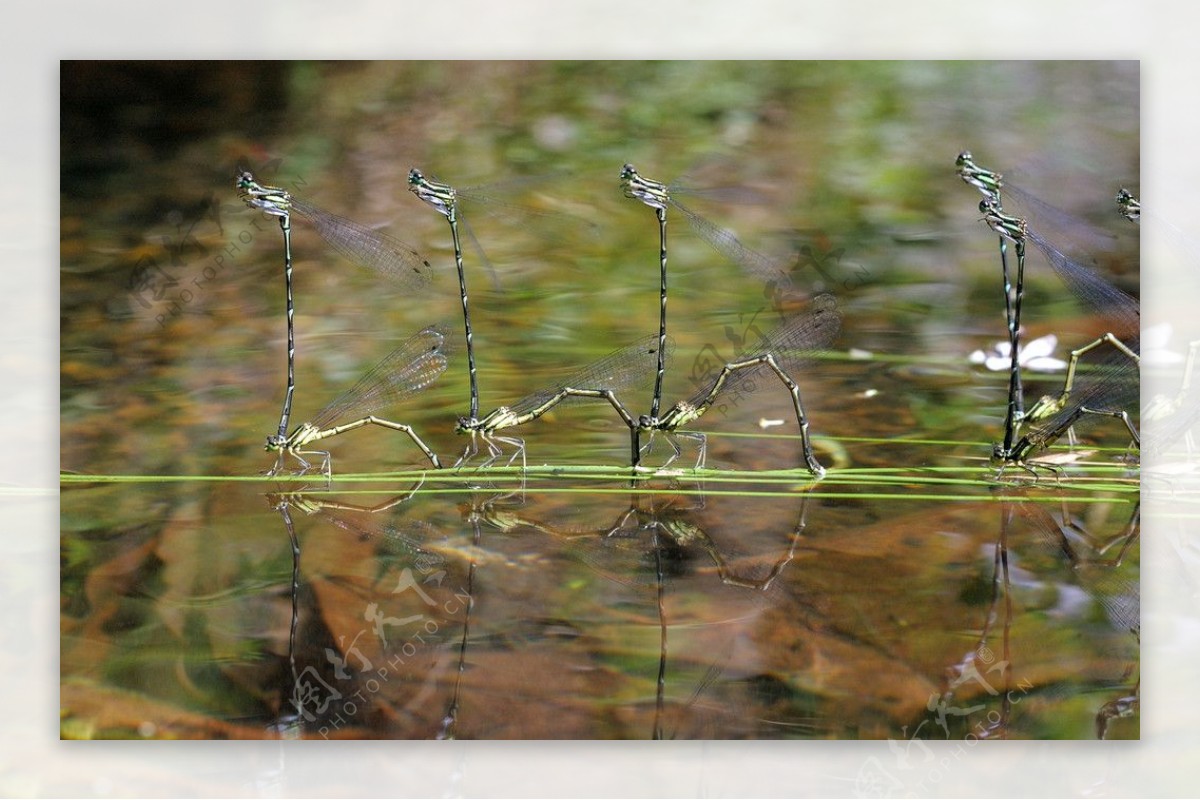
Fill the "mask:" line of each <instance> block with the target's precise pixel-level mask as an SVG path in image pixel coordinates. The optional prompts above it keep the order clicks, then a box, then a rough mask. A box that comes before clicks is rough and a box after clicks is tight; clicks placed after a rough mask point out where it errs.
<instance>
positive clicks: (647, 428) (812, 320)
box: [634, 295, 842, 478]
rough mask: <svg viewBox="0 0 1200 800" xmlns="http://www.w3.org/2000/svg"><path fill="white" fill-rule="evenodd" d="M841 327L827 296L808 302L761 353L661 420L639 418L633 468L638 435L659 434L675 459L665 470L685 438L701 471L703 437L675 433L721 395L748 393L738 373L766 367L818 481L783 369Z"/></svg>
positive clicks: (796, 397)
mask: <svg viewBox="0 0 1200 800" xmlns="http://www.w3.org/2000/svg"><path fill="white" fill-rule="evenodd" d="M841 324H842V317H841V314H840V313H839V312H838V311H837V304H836V301H834V299H833V298H832V297H831V296H829V295H821V296H820V297H817V298H816V299H815V300H814V301H813V308H812V310H810V311H809V312H808V313H805V314H801V315H799V316H796V317H793V318H792V319H791V320H789V321H788V322H786V323H784V325H783V326H782V327H781V328H779V330H777V331H775V332H774V333H772V334H771V335H770V336H769V337H767V340H766V342H765V343H764V347H763V349H762V351H760V352H759V353H758V354H756V355H752V356H748V357H745V358H741V359H739V360H737V361H733V362H730V363H727V364H726V365H725V366H724V367H722V368H721V370H720V372H719V373H718V374H717V376H716V378H715V379H714V380H713V381H712V383H711V384H710V385H709V386H707V387H706V388H704V389H702V390H701V391H700V392H698V393H697V394H696V395H695V396H693V397H692V398H691V399H690V400H687V401H683V402H679V403H676V404H675V405H674V406H672V407H671V408H669V409H668V410H667V411H666V412H665V413H664V414H663V415H662V416H661V417H656V416H653V415H643V416H642V417H640V418H639V419H638V425H637V432H636V433H637V435H636V436H635V442H634V466H635V467H636V466H637V465H638V461H639V459H640V456H641V447H640V434H641V433H642V432H648V433H650V434H651V435H653V433H654V432H655V431H663V432H665V433H666V434H667V441H668V442H669V443H670V445H671V447H672V449H673V450H674V454H673V455H672V456H671V458H670V459H668V460H667V462H666V463H667V464H670V463H671V462H672V461H674V460H675V459H676V458H677V457H678V456H679V455H680V452H681V450H680V447H679V444H678V443H677V442H676V441H675V436H684V437H686V438H690V439H693V440H695V441H697V442H698V445H699V451H700V453H699V457H698V458H697V461H696V468H697V469H699V468H701V467H703V466H704V459H705V455H706V452H707V440H706V438H705V436H704V434H702V433H694V432H687V433H680V432H679V431H678V429H679V428H681V427H683V426H685V425H689V424H691V423H692V422H695V421H696V420H697V419H699V418H700V417H701V416H703V415H704V413H705V412H707V411H708V410H709V409H710V408H711V407H712V405H713V403H715V402H716V399H717V396H718V395H720V394H721V393H722V392H723V391H736V392H744V391H748V390H749V388H750V383H749V380H748V376H745V375H739V374H738V373H742V372H743V371H751V374H753V371H755V370H759V371H761V369H760V368H761V367H763V365H766V366H767V367H768V368H769V369H770V370H771V371H772V372H773V373H774V374H775V376H776V377H777V378H778V379H779V381H780V382H781V383H782V384H783V385H784V387H785V388H786V389H787V390H788V392H789V393H790V394H791V396H792V406H793V408H794V410H795V412H796V424H797V425H798V426H799V428H800V441H801V447H802V450H803V455H804V466H805V468H806V469H808V471H809V472H810V473H812V475H813V476H815V477H817V478H820V477H821V476H823V475H824V474H825V468H824V467H822V466H821V464H820V463H819V462H818V461H817V458H816V456H815V454H814V453H813V447H812V442H811V440H810V439H809V435H808V418H807V417H806V416H805V413H804V405H803V403H802V401H801V398H800V387H799V386H797V384H796V381H795V380H794V379H793V378H792V376H791V375H790V374H789V373H788V371H787V370H786V369H785V367H786V368H788V369H791V370H793V371H794V370H796V369H798V368H800V367H802V366H803V365H804V364H805V363H807V361H808V359H809V358H810V357H811V356H812V355H813V353H814V351H816V350H818V349H821V348H824V347H826V346H828V345H829V343H830V342H832V341H833V340H834V338H835V337H836V336H837V334H838V331H839V330H840V329H841ZM664 466H665V465H664Z"/></svg>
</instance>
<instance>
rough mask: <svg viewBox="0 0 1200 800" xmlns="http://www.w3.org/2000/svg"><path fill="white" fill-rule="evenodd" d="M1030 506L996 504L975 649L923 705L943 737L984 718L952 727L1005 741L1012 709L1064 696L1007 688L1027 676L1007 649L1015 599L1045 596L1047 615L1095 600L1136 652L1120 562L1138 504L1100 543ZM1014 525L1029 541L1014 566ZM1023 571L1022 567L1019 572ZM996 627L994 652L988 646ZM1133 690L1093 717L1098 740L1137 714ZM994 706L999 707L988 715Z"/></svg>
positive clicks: (1133, 596) (1136, 627) (1015, 497)
mask: <svg viewBox="0 0 1200 800" xmlns="http://www.w3.org/2000/svg"><path fill="white" fill-rule="evenodd" d="M1030 499H1031V498H1030V497H1029V496H1028V495H1027V494H1025V493H1010V494H1007V495H1002V496H1001V497H1000V500H1001V503H1000V506H999V514H1000V525H999V535H998V537H997V539H996V543H995V548H994V551H993V564H992V579H991V594H990V600H989V602H988V606H987V613H986V615H985V617H984V620H983V625H982V627H981V632H980V634H979V637H978V640H977V641H976V642H975V645H974V647H973V648H972V649H971V650H970V651H969V652H968V653H967V654H966V655H965V656H964V657H963V659H962V660H961V661H959V662H957V663H954V664H952V665H951V666H950V667H948V668H947V670H946V673H945V678H944V680H943V688H942V691H941V693H940V696H933V697H930V700H929V704H928V709H929V711H930V712H935V713H936V719H935V722H936V725H937V726H938V727H940V728H941V730H942V731H943V733H944V734H945V736H946V738H950V737H951V728H950V726H951V724H952V721H951V719H950V717H960V718H967V717H970V716H971V715H978V714H979V713H980V712H984V713H985V720H984V721H982V722H978V723H976V724H975V725H974V726H973V727H969V726H965V725H963V724H962V721H959V725H956V726H955V728H956V732H957V733H958V735H959V736H962V735H966V736H970V737H977V738H979V739H992V738H1001V739H1004V738H1008V737H1009V730H1010V723H1011V718H1012V712H1013V706H1014V705H1016V704H1018V703H1021V702H1024V701H1025V700H1027V699H1030V698H1032V697H1034V696H1035V693H1042V694H1046V695H1052V696H1055V695H1062V694H1063V693H1064V691H1065V689H1064V688H1061V687H1055V686H1053V685H1049V686H1043V687H1039V686H1038V685H1036V683H1035V682H1034V680H1033V679H1031V678H1028V677H1019V678H1017V679H1016V680H1015V681H1014V671H1017V672H1019V673H1022V674H1024V672H1025V669H1026V666H1025V665H1023V664H1021V662H1020V659H1019V658H1015V657H1014V651H1013V647H1012V628H1013V622H1014V613H1015V612H1014V595H1030V594H1037V593H1043V592H1047V591H1049V592H1052V593H1053V594H1057V595H1059V597H1058V599H1057V602H1056V604H1055V605H1054V606H1052V607H1047V608H1046V609H1045V611H1046V612H1048V613H1077V612H1078V605H1079V603H1080V601H1081V600H1086V599H1095V600H1096V601H1097V602H1098V603H1099V604H1100V605H1101V606H1102V607H1103V609H1104V612H1105V614H1106V616H1107V619H1108V623H1109V625H1110V626H1111V628H1112V630H1113V631H1115V632H1117V633H1118V634H1122V635H1124V634H1128V635H1130V636H1132V637H1133V640H1134V643H1135V645H1136V644H1138V643H1140V629H1141V621H1140V613H1139V611H1140V603H1139V584H1138V577H1137V574H1136V573H1134V574H1133V575H1130V574H1129V570H1124V571H1122V570H1121V562H1122V559H1123V558H1124V556H1125V554H1126V552H1127V551H1128V549H1129V547H1130V545H1131V544H1132V543H1133V542H1134V541H1135V540H1136V538H1137V536H1138V533H1139V530H1140V507H1141V506H1140V503H1135V505H1134V510H1133V514H1132V516H1131V518H1130V520H1129V522H1128V524H1127V525H1126V526H1125V528H1124V530H1122V531H1121V532H1120V533H1119V534H1117V535H1116V536H1114V537H1111V538H1109V539H1107V540H1099V539H1097V538H1095V537H1093V536H1091V535H1090V534H1089V533H1088V532H1087V531H1086V530H1085V529H1084V527H1083V526H1082V525H1080V524H1079V523H1078V522H1076V521H1074V520H1073V519H1072V518H1071V516H1070V514H1069V512H1068V509H1067V504H1066V502H1065V501H1064V502H1063V504H1062V517H1061V519H1055V518H1054V517H1053V516H1052V515H1051V514H1050V513H1049V512H1048V511H1047V510H1046V507H1045V506H1044V504H1042V503H1037V502H1029V500H1030ZM1018 519H1019V520H1020V521H1021V523H1022V524H1023V525H1022V526H1021V527H1023V528H1024V530H1026V531H1028V532H1031V533H1032V534H1033V535H1032V537H1031V538H1024V537H1022V538H1020V539H1019V543H1020V544H1019V547H1020V552H1021V555H1020V557H1019V559H1017V560H1016V563H1014V560H1013V556H1014V550H1013V549H1012V548H1013V547H1014V546H1017V541H1016V539H1017V534H1018V526H1017V524H1016V521H1017V520H1018ZM1117 545H1120V550H1119V553H1118V555H1117V556H1116V557H1115V558H1104V557H1103V556H1105V555H1106V553H1107V552H1108V551H1109V550H1110V549H1112V548H1113V547H1115V546H1117ZM1081 550H1082V552H1081ZM1038 561H1042V562H1044V563H1047V564H1050V565H1055V564H1057V565H1060V566H1061V567H1062V568H1065V569H1066V570H1067V571H1068V574H1072V575H1073V576H1074V577H1075V579H1076V580H1077V581H1078V584H1077V585H1078V588H1079V589H1082V590H1083V592H1084V595H1083V597H1082V598H1079V597H1075V598H1073V597H1072V594H1073V593H1074V592H1073V591H1072V590H1073V589H1074V588H1075V587H1074V586H1071V585H1070V584H1069V583H1067V582H1063V583H1061V584H1058V585H1051V584H1048V583H1043V582H1041V581H1040V580H1039V579H1038V578H1037V577H1036V575H1035V573H1033V572H1031V571H1030V566H1031V565H1032V564H1034V563H1036V562H1038ZM1022 564H1023V565H1024V566H1019V565H1022ZM1051 568H1052V569H1053V566H1052V567H1051ZM1055 571H1061V570H1055ZM1001 598H1002V599H1003V603H1002V604H1001ZM1073 605H1074V606H1075V608H1074V609H1073V608H1072V606H1073ZM998 621H999V628H1000V634H999V636H1000V652H999V653H997V652H996V650H995V649H994V648H993V646H992V645H993V644H994V642H993V635H994V628H995V627H996V626H997V622H998ZM1136 653H1137V648H1136V646H1135V648H1134V649H1133V650H1132V651H1131V656H1130V657H1131V658H1136ZM997 656H999V660H997ZM1132 669H1133V665H1132V664H1131V665H1130V666H1128V667H1126V668H1125V669H1123V671H1122V674H1121V677H1120V678H1119V679H1117V682H1118V683H1119V682H1123V681H1124V680H1126V679H1127V678H1128V677H1129V672H1130V670H1132ZM1099 682H1100V683H1101V684H1111V683H1112V682H1113V681H1112V679H1111V678H1108V679H1100V680H1099ZM1139 685H1140V681H1138V682H1135V684H1134V686H1133V688H1132V694H1126V693H1125V692H1120V696H1119V697H1117V698H1116V699H1113V700H1110V701H1109V702H1106V703H1104V705H1103V706H1101V707H1100V708H1099V709H1098V710H1097V711H1096V731H1097V736H1098V738H1105V735H1106V733H1107V730H1108V724H1109V722H1110V721H1111V720H1112V719H1114V718H1118V717H1128V716H1131V715H1133V714H1134V713H1135V712H1136V710H1137V697H1138V686H1139ZM964 687H965V688H964ZM958 698H965V699H964V700H963V701H964V702H970V701H971V700H976V699H978V700H981V701H983V702H981V703H979V704H976V705H970V706H967V707H960V706H956V705H954V703H955V700H956V699H958ZM997 701H998V707H994V708H993V707H992V706H994V705H995V704H996V703H997ZM923 725H924V722H922V723H921V725H918V726H917V729H916V730H914V732H913V736H914V737H915V736H916V735H917V733H918V731H919V730H920V728H921V727H922V726H923ZM964 730H965V734H964V733H963V731H964Z"/></svg>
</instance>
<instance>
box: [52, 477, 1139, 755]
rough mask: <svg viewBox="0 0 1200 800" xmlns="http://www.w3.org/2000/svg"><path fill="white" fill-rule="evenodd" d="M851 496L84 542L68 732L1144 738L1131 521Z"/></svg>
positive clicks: (484, 512)
mask: <svg viewBox="0 0 1200 800" xmlns="http://www.w3.org/2000/svg"><path fill="white" fill-rule="evenodd" d="M826 483H827V482H826ZM826 483H822V484H818V485H817V486H813V485H802V486H803V491H792V492H780V493H779V494H777V495H775V496H761V495H757V494H756V495H751V496H747V497H742V496H739V493H738V492H737V491H736V490H735V491H732V492H729V491H728V489H727V487H725V486H723V485H722V486H718V487H717V488H716V489H714V490H712V491H710V492H708V493H707V495H705V494H704V493H701V492H699V491H698V489H697V487H695V485H687V484H684V485H682V486H679V487H673V488H672V489H671V490H670V491H666V492H664V491H653V490H652V489H651V488H650V487H647V486H643V485H639V486H638V487H636V488H635V489H634V490H630V489H620V488H617V487H613V490H612V491H607V492H606V491H601V492H594V491H582V490H579V491H575V492H568V493H560V492H553V491H551V492H542V491H540V490H533V491H530V492H528V493H514V492H509V493H499V492H492V493H480V492H478V491H472V490H466V491H468V492H470V494H469V495H466V497H467V498H468V499H464V495H463V494H462V491H463V490H462V489H458V488H453V489H450V487H449V486H447V485H446V484H440V483H433V482H430V483H427V484H426V485H424V486H418V487H413V488H411V489H409V490H407V491H405V492H403V493H401V494H398V495H383V496H380V495H378V494H376V493H373V492H371V491H359V492H356V493H346V494H345V495H340V494H339V495H334V494H330V493H328V492H324V491H320V492H317V491H300V492H277V493H275V494H273V495H271V496H269V498H268V503H269V508H267V509H261V498H259V499H258V503H259V504H260V505H259V509H260V510H258V511H248V513H247V514H246V515H245V516H246V520H247V525H246V526H242V527H238V528H234V529H230V530H229V531H228V533H219V532H217V533H214V532H213V531H210V530H207V529H205V528H197V527H195V526H188V525H186V524H183V525H181V524H179V523H177V522H176V523H168V524H167V525H165V526H164V527H162V529H161V531H158V532H154V533H148V534H143V535H142V536H141V538H140V539H138V538H137V537H135V536H132V535H126V536H123V537H120V539H119V540H115V541H114V542H113V543H111V544H107V545H105V546H104V549H103V550H94V555H89V554H88V552H89V551H88V548H93V549H94V548H96V547H97V545H96V544H94V543H93V544H89V543H88V539H87V538H86V536H82V537H81V536H80V535H77V534H76V535H69V536H68V539H67V545H66V546H67V552H68V553H72V554H74V555H72V556H71V558H70V560H69V561H68V562H67V563H66V565H65V566H64V599H65V600H64V602H65V606H64V623H63V645H62V653H63V664H64V674H65V675H66V676H68V677H67V678H66V679H65V682H64V701H63V704H64V710H65V711H66V712H67V715H68V716H67V719H68V720H74V721H75V722H73V723H71V724H72V725H75V726H78V727H70V726H68V729H69V730H78V731H80V732H82V731H84V730H86V728H84V727H82V726H84V725H88V726H99V727H97V728H96V731H97V733H99V732H104V733H105V734H106V735H121V733H120V731H121V730H133V729H136V728H137V727H138V725H139V724H140V721H143V720H146V721H151V722H152V723H153V725H154V726H155V727H154V728H153V730H155V731H157V732H158V733H157V734H156V735H164V736H174V737H214V736H219V737H224V738H245V737H263V736H286V737H296V736H299V737H316V738H437V737H445V738H451V737H453V738H642V737H664V738H670V737H677V738H742V737H756V738H777V737H780V736H788V737H793V736H804V737H813V736H816V737H843V738H844V737H860V738H892V739H893V740H897V741H901V740H904V739H910V737H914V738H916V739H921V738H927V737H933V738H942V737H944V736H947V735H948V736H951V737H961V736H967V735H970V736H973V737H983V736H991V737H1010V738H1028V737H1046V738H1062V737H1072V736H1074V737H1079V736H1088V735H1094V732H1095V731H1097V730H1101V731H1102V732H1103V734H1104V735H1105V736H1108V737H1114V736H1115V737H1117V738H1125V737H1128V736H1130V735H1133V736H1136V735H1137V722H1136V719H1134V720H1129V719H1127V718H1126V717H1125V716H1124V715H1125V714H1127V713H1134V714H1136V704H1135V703H1134V702H1133V700H1130V699H1129V698H1134V699H1136V697H1137V682H1136V675H1134V673H1133V670H1135V669H1136V657H1137V648H1136V633H1137V631H1138V629H1139V620H1138V591H1137V590H1138V564H1139V554H1138V547H1137V537H1138V533H1139V526H1138V516H1137V507H1136V504H1134V503H1132V502H1128V501H1126V500H1124V499H1123V498H1122V497H1121V495H1120V493H1115V494H1113V495H1112V500H1111V501H1109V502H1095V501H1096V500H1098V499H1101V498H1099V497H1092V498H1087V499H1088V500H1090V501H1091V502H1088V503H1086V504H1080V503H1079V502H1078V499H1077V498H1078V495H1077V494H1076V493H1075V492H1074V491H1072V490H1062V491H1061V493H1059V492H1056V493H1055V495H1054V497H1052V498H1048V497H1047V496H1046V493H1045V491H1044V487H1032V488H1029V489H1027V490H1025V491H1024V492H1022V493H1015V494H1012V495H1011V496H1009V497H1008V498H1007V499H1005V500H1004V501H1003V502H1002V503H1000V504H998V505H997V504H994V503H986V504H983V505H981V504H980V503H979V502H978V501H975V500H970V501H968V502H965V503H950V504H948V505H947V504H944V503H942V504H938V503H933V504H928V505H927V506H926V507H924V508H921V509H919V510H917V509H910V508H909V507H908V505H911V504H908V505H906V506H904V507H903V510H902V511H901V512H900V513H893V514H890V515H888V516H887V517H885V518H877V517H876V511H877V509H876V506H875V505H874V504H862V503H859V502H857V501H856V500H853V499H850V498H848V497H844V496H841V493H840V492H838V491H836V490H837V489H838V488H839V487H836V486H834V487H833V490H834V491H831V490H830V489H829V488H828V487H827V486H826ZM450 486H454V484H451V485H450ZM448 489H449V490H450V495H449V497H450V499H451V501H450V502H447V498H446V497H445V495H446V493H447V491H448ZM1056 498H1057V499H1056ZM65 499H66V500H67V501H68V507H69V506H70V503H71V501H73V500H74V498H73V497H72V494H70V493H69V494H68V495H66V497H65ZM248 499H250V498H248ZM1048 499H1049V500H1053V502H1052V503H1049V504H1048V503H1047V502H1046V501H1047V500H1048ZM216 502H218V503H223V504H228V503H229V502H230V499H229V498H225V499H217V500H216ZM1126 503H1127V504H1126ZM247 508H249V507H247ZM1122 509H1128V510H1129V511H1131V512H1132V513H1133V516H1132V517H1130V518H1119V515H1123V514H1126V513H1127V512H1126V511H1123V510H1122ZM984 511H986V512H987V513H986V514H984V513H983V512H984ZM997 512H999V514H1000V516H999V527H998V528H997V516H996V514H997ZM265 515H269V517H267V516H265ZM985 516H986V517H987V518H988V519H989V521H990V524H983V519H984V517H985ZM264 521H269V522H270V525H269V526H267V527H264V526H263V524H262V523H263V522H264ZM280 522H282V523H283V524H282V526H281V525H280V524H279V523H280ZM281 527H282V529H283V530H282V533H284V534H286V536H281V535H279V534H280V528H281ZM214 537H215V538H214ZM114 548H116V549H114ZM79 559H84V560H85V561H86V560H89V559H90V562H89V563H88V566H86V568H82V571H81V567H79V566H76V563H77V561H79ZM285 559H286V560H285ZM79 575H86V576H89V577H88V578H87V582H86V583H78V582H77V581H78V580H79V579H78V577H77V576H79ZM285 596H286V613H284V608H285V603H284V600H285ZM964 637H966V638H967V639H969V644H967V646H966V647H965V648H964V644H965V642H964ZM948 665H949V666H948ZM89 675H95V676H104V677H103V680H102V681H100V682H99V683H89V682H87V676H89ZM116 690H119V691H120V692H123V693H124V694H122V695H121V696H122V698H123V699H122V700H121V701H120V702H117V701H116V700H115V699H114V696H113V692H114V691H116ZM98 702H99V703H103V706H102V707H103V708H104V709H105V711H104V712H103V714H101V713H100V712H99V711H98V710H97V709H98V707H97V706H96V705H95V703H98ZM182 708H187V709H190V711H189V715H182V714H180V713H179V710H178V709H182ZM1084 712H1085V713H1086V714H1088V719H1087V720H1086V722H1085V721H1084V720H1082V719H1081V718H1080V713H1084ZM130 719H132V720H134V721H133V722H128V720H130ZM126 724H128V725H129V726H130V727H129V728H127V729H126V728H123V727H122V726H123V725H126ZM147 730H151V729H147ZM913 746H914V747H915V745H913Z"/></svg>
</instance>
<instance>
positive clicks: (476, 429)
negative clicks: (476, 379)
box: [455, 336, 675, 467]
mask: <svg viewBox="0 0 1200 800" xmlns="http://www.w3.org/2000/svg"><path fill="white" fill-rule="evenodd" d="M665 344H666V352H665V353H660V349H659V348H660V340H659V338H658V337H657V336H648V337H646V338H644V339H640V340H638V341H637V342H634V343H633V344H630V345H627V346H625V347H622V348H620V349H618V350H614V351H613V352H611V353H609V354H608V355H606V356H604V357H603V358H600V359H597V360H596V361H593V362H592V363H591V364H588V365H587V366H585V367H583V368H581V369H580V370H579V371H578V372H576V373H575V374H573V375H571V376H570V377H569V378H567V379H566V380H564V381H562V382H560V383H559V384H557V385H555V386H554V387H553V388H550V389H542V390H539V391H537V392H534V393H533V394H530V395H528V396H527V397H525V398H522V399H521V400H518V401H517V402H515V403H513V404H512V405H509V406H501V407H500V408H497V409H496V410H495V411H493V412H491V413H490V414H488V415H486V416H485V417H483V418H482V419H468V418H466V417H463V418H461V419H459V421H458V426H457V427H456V428H455V432H457V433H460V434H466V435H469V436H470V437H471V443H470V444H469V445H468V446H467V449H466V451H465V452H464V453H463V455H462V457H461V458H460V459H459V463H460V464H461V463H464V462H465V461H468V460H470V459H471V458H473V457H474V456H475V455H476V454H477V453H478V452H479V448H478V444H477V443H476V438H477V437H478V439H479V440H480V441H482V442H483V444H484V445H485V446H486V447H487V449H488V460H487V461H486V462H485V463H484V464H483V465H481V467H482V466H487V465H488V464H491V463H492V462H494V461H495V460H496V459H497V458H499V457H500V455H501V454H502V452H503V451H502V450H501V448H500V447H499V444H507V445H509V446H511V447H513V448H515V450H516V452H514V453H513V455H512V456H511V457H510V458H509V463H510V464H511V463H512V461H513V460H514V459H515V458H516V457H517V456H518V455H519V456H520V457H521V464H522V466H524V464H525V443H524V442H523V441H522V440H521V439H518V438H515V437H507V436H497V435H496V433H497V432H498V431H502V430H506V429H508V428H515V427H517V426H519V425H524V424H525V423H527V422H532V421H533V420H535V419H537V418H538V417H541V416H542V415H543V414H545V413H546V412H548V411H550V410H551V409H552V408H554V407H555V406H557V405H559V404H560V403H562V402H564V401H566V400H569V399H572V398H588V399H593V400H604V401H606V402H607V403H608V404H609V405H611V406H612V407H613V409H614V410H615V411H616V412H617V416H619V417H620V418H621V421H622V422H624V423H625V425H626V426H628V428H629V430H630V433H631V437H632V435H633V432H634V431H635V429H636V427H637V423H636V421H635V420H634V418H633V416H632V415H631V414H630V413H629V412H628V411H627V410H626V408H625V406H624V404H622V403H621V401H620V400H619V399H618V397H617V394H618V393H619V392H623V391H625V390H627V389H631V388H635V387H638V386H640V385H642V384H643V383H645V382H647V381H648V380H649V378H650V375H651V374H653V372H654V369H655V365H656V363H658V361H659V357H660V355H661V356H662V360H663V361H666V360H669V358H670V355H671V352H672V351H673V349H674V347H675V343H674V341H673V340H671V338H670V337H668V338H667V339H666V342H665ZM634 446H635V447H636V444H634ZM635 454H636V453H635Z"/></svg>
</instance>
